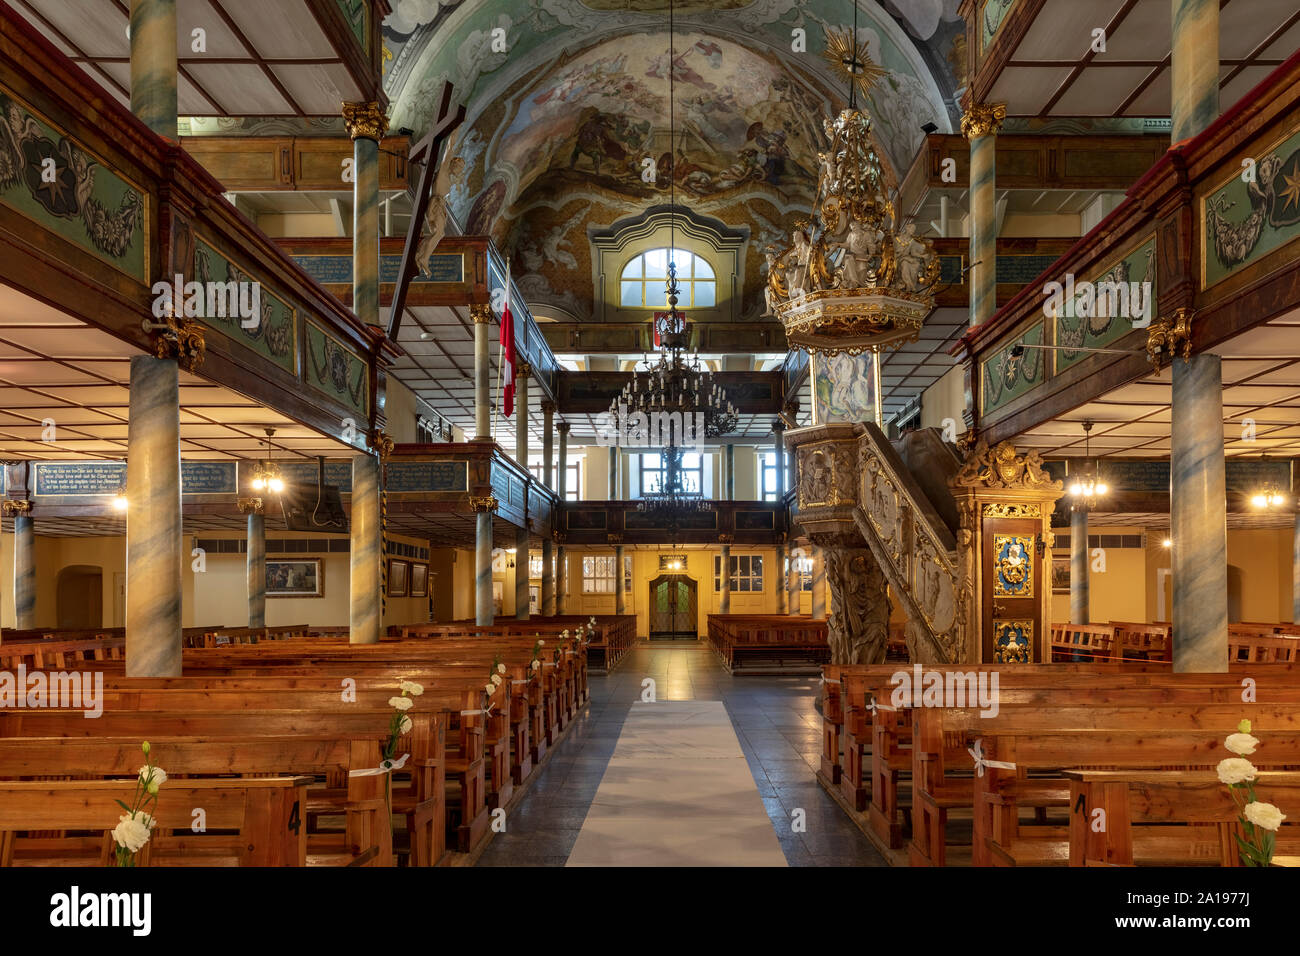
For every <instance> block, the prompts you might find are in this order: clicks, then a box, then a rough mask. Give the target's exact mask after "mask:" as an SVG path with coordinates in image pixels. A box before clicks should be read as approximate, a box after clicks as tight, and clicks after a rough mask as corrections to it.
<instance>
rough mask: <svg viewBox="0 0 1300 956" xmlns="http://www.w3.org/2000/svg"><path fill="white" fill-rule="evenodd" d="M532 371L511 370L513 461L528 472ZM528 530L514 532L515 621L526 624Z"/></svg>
mask: <svg viewBox="0 0 1300 956" xmlns="http://www.w3.org/2000/svg"><path fill="white" fill-rule="evenodd" d="M532 374H533V367H532V366H531V365H530V364H529V363H527V362H520V363H518V365H516V366H515V461H516V462H518V464H519V467H520V468H522V469H523V470H524V471H525V472H527V471H528V457H529V448H528V438H529V436H528V379H529V378H530V377H531V376H532ZM528 545H529V535H528V528H527V526H526V525H525V527H522V528H519V529H517V530H516V531H515V620H517V621H526V620H528V603H529V600H528V599H529V594H530V592H529V590H528Z"/></svg>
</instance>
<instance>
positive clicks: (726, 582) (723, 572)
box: [718, 445, 731, 614]
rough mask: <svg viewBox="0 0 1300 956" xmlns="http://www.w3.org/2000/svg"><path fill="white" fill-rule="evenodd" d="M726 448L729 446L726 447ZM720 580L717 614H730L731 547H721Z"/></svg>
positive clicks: (727, 545) (726, 545)
mask: <svg viewBox="0 0 1300 956" xmlns="http://www.w3.org/2000/svg"><path fill="white" fill-rule="evenodd" d="M727 447H728V448H730V447H731V446H730V445H728V446H727ZM719 574H720V576H721V578H722V587H721V597H719V598H718V613H719V614H730V613H731V545H729V544H724V545H723V546H722V564H721V568H720V569H719Z"/></svg>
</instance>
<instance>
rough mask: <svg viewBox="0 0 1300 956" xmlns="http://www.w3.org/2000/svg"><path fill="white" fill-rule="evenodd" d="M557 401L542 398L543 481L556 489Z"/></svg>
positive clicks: (548, 486) (547, 485) (552, 488)
mask: <svg viewBox="0 0 1300 956" xmlns="http://www.w3.org/2000/svg"><path fill="white" fill-rule="evenodd" d="M554 435H555V403H554V402H553V401H551V400H550V399H543V400H542V481H543V482H545V484H546V487H547V488H550V489H551V490H552V491H554V490H555V439H554Z"/></svg>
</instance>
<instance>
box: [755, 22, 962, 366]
mask: <svg viewBox="0 0 1300 956" xmlns="http://www.w3.org/2000/svg"><path fill="white" fill-rule="evenodd" d="M856 13H857V7H856V4H855V6H854V14H855V16H856ZM826 57H827V59H828V60H830V62H831V65H832V67H833V68H834V69H835V70H836V71H837V72H839V73H841V74H842V75H843V76H844V77H845V79H846V80H847V81H848V86H849V108H848V109H846V110H844V111H843V112H841V113H840V114H839V116H837V117H836V118H834V119H826V120H825V121H824V123H823V128H824V129H825V131H826V135H827V137H828V138H829V139H830V148H829V149H828V150H827V151H826V152H824V153H819V154H818V160H819V162H820V165H821V171H820V176H819V179H818V183H817V196H816V199H815V201H814V204H813V212H812V216H811V218H809V219H803V220H800V221H799V222H796V223H795V228H794V230H793V232H792V233H791V234H790V241H789V243H788V244H787V245H786V246H785V248H784V249H773V250H771V252H772V253H773V256H774V257H773V259H771V260H770V261H771V263H772V265H771V268H770V271H769V273H768V285H767V300H768V308H769V310H770V311H771V312H772V313H775V314H776V315H777V316H778V317H779V318H780V319H781V322H782V324H783V325H784V326H785V332H786V338H787V339H788V340H789V343H790V347H791V348H803V349H807V350H808V351H810V352H822V353H825V354H828V355H832V354H835V353H838V352H848V353H850V354H858V353H860V352H865V351H870V350H879V349H881V348H886V347H890V348H893V347H897V346H899V345H902V344H903V343H904V342H911V341H915V340H916V339H917V338H918V336H919V334H920V330H921V324H922V323H923V322H924V321H925V318H926V316H927V315H929V314H930V312H931V311H933V309H934V284H935V281H936V279H937V278H938V276H939V258H938V256H937V255H935V252H934V249H933V248H932V247H931V245H930V243H929V241H928V240H926V239H922V238H920V237H919V236H917V235H916V227H915V224H914V223H913V222H912V221H911V220H907V221H900V220H899V218H898V216H897V214H896V212H895V210H894V204H893V202H892V200H891V199H890V195H889V189H888V186H887V183H886V182H885V179H884V176H883V174H882V171H881V165H880V158H879V157H878V156H877V155H876V151H875V148H874V147H873V145H872V142H871V118H870V117H869V116H868V115H867V114H866V113H863V112H859V111H858V109H857V108H856V104H857V94H858V92H859V91H861V92H862V93H863V95H865V94H866V92H867V90H869V89H870V87H871V84H872V83H873V82H874V80H875V78H876V77H878V76H881V75H883V74H884V72H885V71H883V70H882V69H881V68H880V67H878V66H876V65H875V64H874V63H872V61H871V58H870V57H869V56H868V55H867V52H866V50H865V48H864V45H863V44H861V43H859V42H858V40H857V29H856V22H855V24H854V30H853V33H852V34H849V33H848V31H842V32H836V31H831V32H830V33H828V46H827V52H826Z"/></svg>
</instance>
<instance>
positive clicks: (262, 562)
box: [247, 507, 266, 627]
mask: <svg viewBox="0 0 1300 956" xmlns="http://www.w3.org/2000/svg"><path fill="white" fill-rule="evenodd" d="M247 567H248V626H249V627H266V516H265V515H264V514H263V513H262V509H261V508H260V507H253V508H251V509H250V510H249V512H248V561H247Z"/></svg>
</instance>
